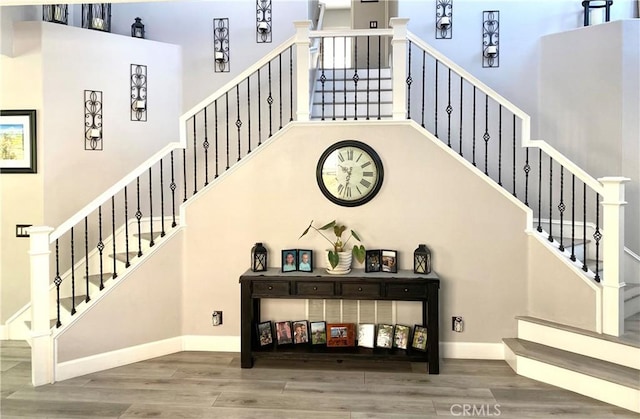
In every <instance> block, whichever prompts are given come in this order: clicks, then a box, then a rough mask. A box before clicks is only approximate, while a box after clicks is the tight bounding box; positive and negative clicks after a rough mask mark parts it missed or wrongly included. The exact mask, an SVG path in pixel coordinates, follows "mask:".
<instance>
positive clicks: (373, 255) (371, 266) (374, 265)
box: [364, 250, 381, 272]
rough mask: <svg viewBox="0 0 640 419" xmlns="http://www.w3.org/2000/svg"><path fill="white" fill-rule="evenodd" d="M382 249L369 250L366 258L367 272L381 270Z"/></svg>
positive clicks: (365, 266) (365, 268)
mask: <svg viewBox="0 0 640 419" xmlns="http://www.w3.org/2000/svg"><path fill="white" fill-rule="evenodd" d="M380 257H381V254H380V250H367V252H366V256H365V260H364V271H365V272H380Z"/></svg>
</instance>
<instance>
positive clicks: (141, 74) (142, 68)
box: [131, 64, 147, 122]
mask: <svg viewBox="0 0 640 419" xmlns="http://www.w3.org/2000/svg"><path fill="white" fill-rule="evenodd" d="M131 120H132V121H141V122H146V121H147V66H146V65H141V64H131Z"/></svg>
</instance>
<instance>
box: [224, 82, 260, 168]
mask: <svg viewBox="0 0 640 419" xmlns="http://www.w3.org/2000/svg"><path fill="white" fill-rule="evenodd" d="M224 99H225V109H226V123H225V129H226V133H227V147H226V149H227V168H226V169H225V170H229V91H226V92H225V93H224ZM269 136H271V133H269Z"/></svg>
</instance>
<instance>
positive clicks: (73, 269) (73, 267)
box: [71, 227, 76, 316]
mask: <svg viewBox="0 0 640 419" xmlns="http://www.w3.org/2000/svg"><path fill="white" fill-rule="evenodd" d="M73 247H74V244H73V227H71V315H72V316H73V315H74V314H76V263H75V257H74V249H73Z"/></svg>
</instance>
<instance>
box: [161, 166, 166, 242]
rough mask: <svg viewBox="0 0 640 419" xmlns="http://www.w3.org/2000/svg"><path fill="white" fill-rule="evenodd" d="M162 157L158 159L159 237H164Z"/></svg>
mask: <svg viewBox="0 0 640 419" xmlns="http://www.w3.org/2000/svg"><path fill="white" fill-rule="evenodd" d="M163 160H164V158H162V159H160V226H161V231H160V237H164V236H165V235H166V233H165V231H164V169H163V168H162V161H163Z"/></svg>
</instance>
